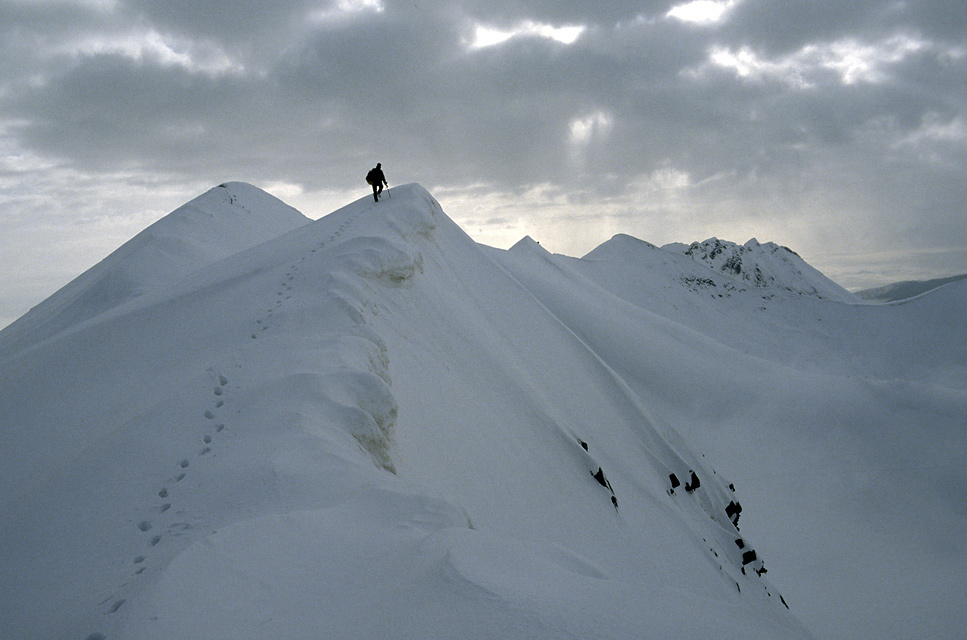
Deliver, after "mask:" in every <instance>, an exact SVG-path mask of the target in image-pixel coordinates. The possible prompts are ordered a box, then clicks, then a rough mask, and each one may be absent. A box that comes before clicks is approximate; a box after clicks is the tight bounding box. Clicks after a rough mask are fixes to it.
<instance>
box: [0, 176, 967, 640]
mask: <svg viewBox="0 0 967 640" xmlns="http://www.w3.org/2000/svg"><path fill="white" fill-rule="evenodd" d="M229 187H232V185H229ZM235 188H237V189H240V191H239V192H238V194H237V195H240V196H241V194H242V191H244V190H245V189H248V188H249V187H247V186H238V187H235ZM251 189H254V188H251ZM214 191H215V194H216V195H217V194H218V193H219V191H218V189H216V190H214ZM253 197H255V198H257V197H258V196H257V194H254V196H253ZM251 201H252V200H250V199H243V198H241V197H240V198H239V200H238V201H237V202H239V203H242V204H245V202H251ZM219 202H223V200H222V199H218V198H216V201H215V202H212V203H211V207H209V206H208V205H204V206H200V207H199V210H200V213H199V216H198V217H199V219H204V215H205V214H206V212H211V213H212V215H213V216H214V217H215V218H216V219H218V218H221V217H222V216H228V215H230V211H229V210H228V209H224V208H220V207H221V205H220V204H218V203H219ZM229 204H230V205H231V204H234V203H231V202H229ZM245 206H246V208H249V209H250V210H251V211H253V212H255V211H257V210H256V209H254V208H252V207H251V206H249V205H248V204H246V205H245ZM269 217H270V218H271V215H270V216H269ZM283 218H284V221H283V223H282V224H279V225H278V226H277V231H276V232H275V233H271V232H268V231H267V232H266V233H265V237H264V238H263V239H262V240H261V241H260V242H256V243H254V244H251V245H249V246H248V247H241V248H239V250H237V251H234V252H232V253H230V254H228V255H225V256H222V257H220V258H219V257H214V256H213V258H214V259H212V260H209V261H198V262H195V263H194V264H195V265H201V266H195V267H192V268H191V269H190V270H187V271H186V272H184V273H181V274H179V275H178V277H176V278H173V279H172V281H170V282H168V283H164V284H159V285H157V286H155V287H153V288H152V289H151V290H150V291H145V292H143V293H141V295H138V296H136V297H133V298H127V299H125V300H122V301H120V302H119V303H118V304H115V305H113V306H110V307H107V308H106V309H105V310H103V311H102V312H101V313H100V314H98V315H94V316H90V317H87V318H85V319H82V320H80V321H77V322H74V323H72V324H68V325H65V326H64V327H61V328H60V329H58V330H53V329H52V330H50V331H38V332H37V333H34V334H32V335H31V336H23V335H19V336H18V337H17V339H16V340H10V339H9V338H8V331H10V329H9V328H8V329H7V330H4V331H3V332H0V380H2V381H3V382H2V384H0V406H2V407H4V408H5V410H4V411H3V412H2V413H0V432H2V434H3V442H4V445H3V448H2V449H0V453H2V458H0V463H2V464H3V465H4V469H5V471H6V473H5V475H4V481H3V485H2V487H0V488H2V494H0V504H2V505H3V506H4V509H3V511H2V519H0V531H2V532H3V535H2V536H0V557H2V558H3V559H4V562H3V563H0V584H2V585H3V587H0V612H2V613H0V628H2V629H4V630H5V631H6V632H7V635H10V636H13V637H45V638H47V637H51V638H53V637H65V638H68V637H79V638H88V639H90V640H95V639H105V638H109V639H114V638H125V639H141V638H166V639H169V638H204V639H206V640H209V639H218V638H226V639H227V638H240V637H265V636H272V637H278V638H293V639H294V638H317V637H320V636H325V637H338V638H385V637H395V638H426V637H448V638H578V637H579V638H629V637H656V638H657V637H662V638H665V637H673V638H703V639H705V638H735V637H741V638H807V637H810V635H809V633H808V632H807V631H805V630H804V628H803V627H802V625H800V624H799V622H798V621H797V619H796V617H794V614H795V615H796V616H804V617H806V618H808V622H809V626H815V625H817V624H818V625H819V626H820V627H822V625H824V624H834V625H845V624H846V622H844V620H845V619H848V616H849V615H854V616H855V615H863V614H864V613H865V612H866V611H869V610H871V607H870V602H871V601H873V602H876V601H880V600H885V601H889V598H890V597H892V596H889V595H886V594H885V592H883V591H882V590H879V589H878V588H877V587H876V586H875V585H876V583H875V580H867V582H866V584H868V585H869V589H868V590H867V591H868V592H869V595H867V592H865V591H860V592H857V590H856V589H855V585H856V584H858V583H859V582H860V580H859V578H857V577H856V576H859V575H865V576H870V575H872V576H874V578H876V577H880V576H883V575H889V572H890V571H892V569H893V567H895V566H898V567H900V568H901V569H902V570H903V571H904V572H905V573H907V575H908V576H912V577H914V578H916V580H911V583H910V584H919V581H923V580H926V579H927V578H926V576H930V580H932V581H933V582H931V583H930V585H931V586H930V587H929V589H928V591H929V595H930V605H929V606H927V609H928V610H929V609H930V606H934V610H933V611H932V613H933V615H932V617H925V618H924V619H925V622H924V623H923V624H926V625H929V624H935V622H934V621H936V620H939V619H941V618H942V615H939V614H938V611H943V612H946V611H947V610H948V607H947V606H946V604H947V603H948V602H949V601H950V598H952V597H954V595H952V594H955V593H956V591H955V589H951V588H950V585H951V581H952V580H954V579H955V578H954V577H950V578H948V577H947V576H958V575H961V574H960V573H958V571H959V569H960V568H962V567H963V562H962V557H961V556H956V557H952V558H950V559H948V562H947V563H946V565H945V566H941V567H938V566H936V565H935V564H934V563H932V562H931V561H930V560H929V559H924V558H923V557H921V556H918V551H917V549H916V548H913V549H906V550H905V553H906V555H905V556H902V555H901V554H899V553H896V552H897V549H894V548H893V547H892V546H890V545H891V544H892V543H889V542H884V541H878V540H879V539H878V538H876V537H875V536H871V537H868V538H867V539H865V540H864V545H863V546H862V547H859V548H854V547H851V546H850V545H849V540H850V538H849V537H848V536H844V535H841V533H840V532H841V531H842V530H844V529H849V530H851V531H858V530H863V531H865V530H866V528H867V527H869V528H870V529H872V528H873V526H874V525H876V531H877V534H876V535H878V536H883V535H884V534H883V532H884V531H886V530H888V528H887V527H884V526H882V523H881V522H879V520H876V519H875V518H873V519H868V520H861V521H859V522H857V521H856V520H855V518H856V517H857V516H856V515H855V512H854V511H852V510H850V509H845V508H844V507H845V506H846V505H848V504H851V503H850V502H849V500H851V499H853V498H854V497H855V496H856V495H857V493H856V492H855V491H854V490H853V489H851V488H850V485H848V483H844V482H843V481H842V478H844V477H847V478H854V477H855V476H854V475H852V473H853V472H859V471H862V472H864V473H866V474H868V475H866V476H863V477H865V478H868V479H869V481H870V482H872V481H874V480H875V482H876V483H877V484H876V486H877V487H878V489H879V491H880V492H882V494H883V495H885V496H888V497H889V499H890V500H889V502H887V503H886V504H884V505H882V508H883V509H885V510H886V511H885V513H886V514H887V515H892V514H893V512H892V511H891V509H894V508H895V509H897V510H898V511H899V512H900V513H902V514H903V516H904V517H903V518H898V521H900V522H901V524H900V525H897V526H900V527H903V529H902V530H900V531H899V532H898V539H899V538H901V537H902V539H903V540H904V541H908V540H910V539H911V535H913V537H914V538H917V539H919V540H920V541H921V542H923V543H924V544H927V543H930V544H934V543H935V542H936V541H935V540H928V539H926V538H929V537H930V536H939V535H942V534H941V533H940V532H941V531H943V530H946V531H948V532H950V535H951V536H956V533H957V532H958V528H957V527H958V526H960V525H958V522H957V520H956V518H955V517H954V515H953V514H955V513H956V511H955V510H954V509H951V508H949V506H948V505H949V504H955V503H956V500H957V495H956V487H957V486H959V485H958V484H957V483H958V482H959V480H958V479H959V478H962V477H963V469H962V468H961V467H960V466H959V465H958V464H957V455H958V451H960V450H962V447H963V436H962V433H960V432H959V431H958V430H957V429H958V426H957V423H956V421H955V418H956V416H957V415H958V412H962V411H963V410H964V408H965V407H967V401H965V393H967V389H965V388H964V384H963V379H964V378H963V377H962V376H963V375H964V372H965V371H967V357H965V354H964V346H963V345H962V344H960V343H959V342H957V340H956V336H958V335H961V334H960V333H959V332H960V331H962V330H963V329H964V326H963V325H964V320H963V314H962V311H963V306H964V300H965V297H964V295H963V291H957V290H953V289H950V290H947V291H938V292H937V294H939V295H937V296H935V297H934V299H933V300H929V299H925V300H918V301H915V302H914V303H912V304H908V305H902V306H898V307H882V308H881V307H868V306H863V305H847V304H843V303H839V302H833V301H830V300H828V299H819V298H816V297H815V296H810V295H804V294H802V293H798V292H793V291H789V290H787V289H785V288H782V287H779V288H776V289H774V290H772V289H768V288H766V289H762V288H756V287H747V286H745V285H743V284H742V283H739V282H738V281H737V280H736V279H735V278H734V276H733V275H730V274H720V273H717V272H716V270H715V269H710V268H709V267H708V266H707V265H704V264H700V263H699V262H697V261H695V260H694V259H692V258H691V257H688V256H685V255H683V254H676V253H674V252H671V251H667V250H662V249H658V248H655V247H653V246H651V245H648V244H647V243H643V242H641V241H634V240H633V239H630V238H628V237H624V238H616V239H615V240H613V241H611V242H609V243H606V244H605V245H602V247H600V248H599V250H596V251H595V252H592V254H594V255H589V256H588V257H586V258H585V259H574V258H565V257H563V256H557V255H553V254H550V253H548V252H546V251H544V250H543V249H542V248H541V247H540V246H539V245H537V243H536V242H533V241H532V240H524V241H522V242H521V243H518V245H517V246H515V247H514V248H513V249H511V250H508V251H501V250H497V249H492V248H488V247H482V246H480V245H478V244H476V243H475V242H473V240H471V239H470V238H469V237H468V236H467V235H466V234H465V233H463V231H462V230H461V229H460V228H459V227H458V226H457V225H456V224H455V223H454V222H453V221H452V220H450V218H448V217H447V216H446V214H445V213H444V212H443V211H442V209H441V208H440V206H439V204H438V203H437V202H436V201H435V200H434V199H433V198H432V196H431V195H430V194H429V193H427V192H426V191H425V190H424V189H423V188H421V187H419V186H417V185H407V186H403V187H396V188H394V189H393V191H392V199H390V198H383V200H382V201H381V202H379V203H378V204H377V203H374V202H373V201H372V198H371V196H370V197H364V198H362V199H361V200H359V201H357V202H354V203H351V204H349V205H347V206H346V207H344V208H343V209H340V210H339V211H336V212H334V213H332V214H330V215H328V216H326V217H324V218H322V219H320V220H318V221H315V222H311V223H307V224H299V218H298V217H297V216H288V215H285V216H283ZM285 220H288V222H285ZM215 224H218V223H217V222H216V223H215ZM290 229H291V230H290ZM106 260H107V261H108V262H112V261H113V260H114V258H111V257H109V258H108V259H106ZM95 269H97V267H95ZM699 274H701V275H700V276H699ZM692 275H695V276H697V277H702V278H706V277H707V278H709V279H710V280H711V281H712V282H714V283H716V286H715V287H714V288H713V287H691V286H683V284H686V285H687V279H688V278H689V277H691V276H692ZM83 278H84V276H81V278H79V279H78V280H77V281H75V282H83V281H84V280H83ZM726 282H732V283H733V284H734V288H733V289H732V290H730V292H729V295H728V296H725V295H720V292H719V288H720V286H724V284H725V283H726ZM68 287H75V285H74V283H72V284H71V285H68ZM77 290H82V291H83V290H86V289H84V288H83V287H81V286H77ZM45 304H46V303H45ZM42 306H43V305H41V307H42ZM38 308H39V307H38ZM881 311H882V312H885V315H884V314H879V312H881ZM60 312H61V313H62V314H64V317H74V316H72V315H71V314H72V310H71V305H70V304H65V305H63V307H62V308H61V310H60ZM857 314H859V315H857ZM913 322H920V323H923V322H926V323H929V325H930V327H931V331H930V332H929V339H928V338H927V337H926V336H925V335H924V334H923V333H921V334H920V335H918V336H912V337H911V336H910V335H909V333H910V332H909V331H908V330H907V329H908V328H909V326H910V325H911V323H913ZM859 325H862V326H863V329H864V333H863V334H861V333H860V332H859V331H856V330H855V328H854V327H856V326H859ZM870 326H875V327H876V328H877V330H876V331H868V329H869V328H870ZM866 334H869V335H866ZM861 335H862V339H859V338H860V336H861ZM31 338H32V339H31ZM886 347H889V349H887V348H886ZM887 351H889V353H890V354H891V355H889V356H888V355H885V354H886V352H887ZM910 406H913V407H916V408H917V410H916V413H915V416H916V436H917V438H918V439H919V446H918V447H917V448H916V453H915V454H912V453H911V451H912V448H911V447H910V446H909V442H910V440H909V435H910V434H911V431H910V430H909V427H908V425H909V424H910V421H909V420H908V418H909V416H910V415H911V414H910V413H909V410H907V409H905V407H910ZM905 411H906V413H904V412H905ZM960 415H963V414H962V413H960ZM872 429H876V430H877V433H880V432H883V433H890V434H892V435H893V436H895V437H894V438H891V439H885V438H873V439H871V438H868V437H866V436H868V435H869V433H870V430H872ZM870 445H875V451H874V450H872V449H870V448H869V446H870ZM958 447H960V448H961V449H958ZM899 452H902V454H903V456H904V457H900V454H899ZM870 460H874V461H875V462H876V464H877V465H879V466H877V467H873V468H868V467H867V465H868V463H869V461H870ZM907 460H909V464H908V463H907ZM885 461H889V463H890V464H889V466H883V465H884V462H885ZM927 461H929V464H926V462H927ZM793 470H794V472H791V471H793ZM726 471H727V473H726ZM693 472H694V474H695V475H694V478H693V476H692V474H693ZM958 474H959V475H958ZM673 476H674V479H673ZM829 478H832V479H833V480H832V481H833V482H834V483H835V484H834V485H832V486H834V487H835V488H836V491H833V490H832V489H831V485H830V484H829V482H830V480H829ZM896 478H903V479H905V480H909V481H911V482H914V481H915V483H916V484H917V485H919V484H927V485H932V484H935V483H939V482H941V481H942V482H944V483H946V486H947V487H952V488H953V489H952V490H951V489H948V492H947V493H946V494H938V495H937V496H936V498H935V502H934V501H930V500H924V499H923V495H922V492H919V491H918V492H917V494H916V501H911V500H908V499H907V496H906V494H905V493H904V492H903V490H902V487H903V486H905V484H903V485H900V484H897V481H896ZM696 480H697V481H696ZM676 482H677V486H673V485H675V483H676ZM839 496H841V497H839ZM864 496H865V498H867V499H866V501H865V504H866V505H867V507H868V509H869V510H874V509H877V508H881V505H880V502H879V501H877V500H870V499H869V498H870V496H869V495H868V494H864ZM841 500H847V501H846V502H842V501H841ZM864 517H865V516H864ZM938 524H943V525H946V527H947V528H946V529H942V528H941V527H938V526H937V525H938ZM737 525H738V526H737ZM920 526H922V529H921V528H920ZM911 527H915V528H914V529H911ZM740 529H741V531H740ZM807 534H808V535H807ZM844 545H845V546H844ZM883 549H887V550H888V551H889V553H887V552H886V551H884V552H883V553H882V554H875V555H874V556H872V557H871V556H870V550H873V551H880V550H883ZM831 552H833V553H834V555H835V558H836V566H835V572H837V573H838V574H839V575H842V576H845V577H844V578H843V580H841V581H838V582H834V583H830V580H829V577H830V567H829V566H827V565H825V564H824V563H823V561H822V560H821V559H822V558H824V557H826V556H827V555H828V554H829V553H831ZM850 555H856V556H857V558H856V562H855V563H853V562H852V561H851V560H850ZM881 555H882V558H888V561H887V562H883V561H881V560H880V559H879V558H880V557H881ZM907 558H910V559H909V560H908V559H907ZM766 568H768V569H769V573H768V574H767V573H766V572H765V569H766ZM773 576H775V578H774V579H775V580H776V582H777V583H781V584H783V585H784V586H783V588H782V593H783V595H782V596H780V590H779V589H778V588H777V587H776V586H775V585H774V584H773V583H772V579H773ZM934 585H935V587H934ZM905 586H906V583H904V584H903V585H896V584H892V586H891V591H890V593H891V594H893V593H900V594H904V593H905V591H904V588H905ZM919 588H924V587H919ZM847 598H851V599H852V600H850V602H851V603H853V604H855V605H856V606H855V607H851V608H850V611H848V612H847V611H843V612H840V613H837V612H836V611H835V610H831V609H832V608H831V607H830V606H829V605H828V601H829V599H832V600H836V601H846V600H847ZM945 598H946V600H945ZM787 603H788V605H789V607H791V608H792V611H790V610H789V609H788V608H787V606H786V604H787ZM854 609H855V611H858V612H860V613H859V614H857V613H854V612H853V610H854ZM949 610H950V611H955V609H954V608H952V607H950V608H949ZM880 613H881V612H879V611H876V610H875V607H874V608H873V614H874V615H875V617H873V616H871V617H870V618H869V619H863V620H862V623H863V624H874V625H875V624H880V625H887V626H884V629H888V628H890V627H889V626H888V624H889V622H888V621H889V617H888V616H883V615H880ZM944 615H949V614H946V613H945V614H944ZM954 615H956V614H954ZM844 616H846V617H847V618H844ZM884 620H886V621H887V622H883V621H884ZM829 621H832V622H829ZM946 624H948V626H949V622H948V623H946ZM950 628H953V627H950ZM820 630H821V631H822V632H824V633H825V632H828V629H825V628H821V629H820ZM921 631H922V629H921ZM928 631H929V629H928ZM901 635H902V634H899V635H898V634H893V635H892V637H901ZM926 635H931V634H930V633H927V634H926ZM933 637H941V636H940V635H937V634H933Z"/></svg>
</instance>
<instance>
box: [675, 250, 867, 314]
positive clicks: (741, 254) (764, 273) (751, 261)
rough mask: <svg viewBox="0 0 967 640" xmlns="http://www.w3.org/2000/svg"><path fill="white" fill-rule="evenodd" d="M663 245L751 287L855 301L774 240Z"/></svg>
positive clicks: (853, 297)
mask: <svg viewBox="0 0 967 640" xmlns="http://www.w3.org/2000/svg"><path fill="white" fill-rule="evenodd" d="M662 248H663V249H665V250H669V251H679V252H681V253H683V254H684V255H686V256H688V257H690V258H692V259H694V260H695V261H697V262H699V263H701V264H705V265H708V266H709V267H710V268H711V269H713V270H715V271H718V272H721V273H724V274H727V275H730V276H732V277H734V278H735V279H736V280H738V281H739V282H742V283H744V284H748V285H751V286H753V287H759V288H781V289H786V290H788V291H794V292H797V293H801V294H803V295H808V296H813V297H816V298H824V299H828V300H836V301H839V302H857V298H856V297H855V296H854V295H853V294H851V293H850V292H848V291H847V290H846V289H844V288H843V287H841V286H839V285H838V284H836V283H835V282H833V281H832V280H830V279H829V278H827V277H826V276H824V275H823V274H822V273H820V272H819V271H817V270H816V269H815V268H813V267H812V266H810V265H809V264H807V263H806V262H805V261H804V260H803V259H802V258H801V257H799V254H797V253H796V252H795V251H792V250H791V249H789V248H787V247H782V246H779V245H777V244H775V243H773V242H767V243H765V244H760V243H759V241H758V240H756V239H755V238H752V239H751V240H749V241H748V242H746V243H745V244H743V245H739V244H736V243H734V242H729V241H727V240H719V239H718V238H709V239H708V240H705V241H704V242H693V243H691V244H690V245H687V246H685V245H683V244H680V243H675V244H670V245H665V246H664V247H662Z"/></svg>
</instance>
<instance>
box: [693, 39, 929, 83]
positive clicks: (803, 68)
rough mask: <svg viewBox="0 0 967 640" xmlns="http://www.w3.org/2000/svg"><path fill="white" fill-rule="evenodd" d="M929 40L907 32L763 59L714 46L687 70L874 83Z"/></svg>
mask: <svg viewBox="0 0 967 640" xmlns="http://www.w3.org/2000/svg"><path fill="white" fill-rule="evenodd" d="M929 46H930V44H929V43H927V42H924V41H921V40H917V39H915V38H912V37H910V36H906V35H896V36H893V37H891V38H886V39H883V40H880V41H879V42H862V41H859V40H857V39H852V38H848V39H843V40H837V41H834V42H826V43H821V44H811V45H807V46H805V47H803V48H802V49H800V50H799V51H796V52H795V53H792V54H790V55H786V56H781V57H778V58H772V59H770V58H766V57H764V56H762V55H760V54H759V53H758V52H756V51H754V50H753V49H751V48H749V47H740V48H738V49H730V48H728V47H722V46H715V47H712V49H711V50H710V51H709V61H708V63H707V64H706V65H703V67H701V68H699V69H695V70H692V71H691V72H690V73H691V74H692V75H693V76H695V77H699V76H701V75H703V73H704V72H705V71H706V70H707V69H708V68H709V67H710V66H711V67H718V68H722V69H730V70H732V71H733V72H734V73H735V74H736V75H737V76H739V77H740V78H744V79H747V80H751V81H757V82H758V81H764V80H777V81H780V82H785V83H787V84H789V85H792V86H797V87H799V88H803V89H807V88H812V87H814V86H815V85H816V84H817V82H818V80H819V77H820V76H821V75H822V74H828V73H832V74H834V75H835V76H838V78H839V81H840V82H841V83H842V84H845V85H852V84H859V83H868V84H877V83H881V82H884V81H886V80H888V79H889V74H888V68H889V67H890V66H891V65H895V64H898V63H900V62H902V61H904V60H905V59H906V58H907V57H908V56H911V55H913V54H916V53H919V52H921V51H923V50H924V49H926V48H928V47H929Z"/></svg>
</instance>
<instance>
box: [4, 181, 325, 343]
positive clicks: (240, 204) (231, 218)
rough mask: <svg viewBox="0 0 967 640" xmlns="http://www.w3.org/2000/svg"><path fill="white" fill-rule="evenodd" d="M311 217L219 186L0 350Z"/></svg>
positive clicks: (31, 316)
mask: <svg viewBox="0 0 967 640" xmlns="http://www.w3.org/2000/svg"><path fill="white" fill-rule="evenodd" d="M307 222H309V219H308V218H306V217H305V216H304V215H302V214H301V213H299V212H298V211H297V210H295V209H293V208H292V207H290V206H289V205H287V204H285V203H284V202H282V201H280V200H278V199H277V198H275V197H273V196H271V195H269V194H267V193H265V192H264V191H262V190H261V189H258V188H256V187H253V186H252V185H249V184H244V183H240V182H230V183H226V184H222V185H219V186H218V187H215V188H213V189H211V190H210V191H208V192H207V193H204V194H202V195H200V196H198V197H197V198H195V199H194V200H192V201H191V202H188V203H186V204H184V205H183V206H181V207H179V208H178V209H177V210H175V211H173V212H171V213H170V214H168V215H167V216H165V217H164V218H162V219H161V220H159V221H157V222H156V223H154V224H152V225H151V226H149V227H148V228H147V229H145V230H144V231H142V232H141V233H139V234H138V235H136V236H135V237H134V238H132V239H131V240H129V241H128V242H126V243H124V244H123V245H122V246H121V247H119V248H118V249H117V250H116V251H114V252H113V253H112V254H111V255H109V256H108V257H106V258H105V259H104V260H102V261H101V262H99V263H98V264H96V265H95V266H93V267H92V268H90V269H89V270H87V271H86V272H85V273H83V274H82V275H80V276H79V277H77V278H76V279H74V280H73V281H72V282H70V283H69V284H68V285H67V286H65V287H63V288H62V289H60V290H59V291H57V292H56V293H54V294H53V295H52V296H50V297H49V298H47V299H46V300H44V302H42V303H41V304H39V305H37V306H36V307H35V308H33V309H31V310H30V311H29V312H28V313H26V314H25V315H24V316H23V317H21V318H20V319H19V320H17V321H16V322H14V323H13V324H11V325H10V327H8V329H7V330H5V331H4V332H3V335H2V336H0V350H16V349H17V348H18V346H19V345H26V344H30V343H36V342H40V341H42V340H44V339H46V338H49V337H51V336H53V335H56V334H57V333H59V332H60V331H64V330H66V329H68V328H70V327H71V326H74V325H76V324H79V323H81V322H83V321H85V320H89V319H91V318H94V317H96V316H98V315H100V314H102V313H104V312H106V311H108V310H110V309H113V308H114V307H117V306H118V305H121V304H123V303H124V302H127V301H129V300H132V299H134V298H137V297H139V296H142V295H144V294H146V293H149V292H151V291H156V290H160V289H163V288H164V287H165V286H167V285H170V284H172V283H174V282H175V281H176V280H178V279H179V278H182V277H184V276H186V275H188V274H190V273H192V272H195V271H198V270H200V269H203V268H204V267H206V266H208V265H210V264H212V263H214V262H216V261H218V260H220V259H222V258H225V257H227V256H230V255H232V254H233V253H236V252H238V251H240V250H242V249H247V248H249V247H253V246H255V245H257V244H261V243H262V242H264V241H266V240H268V239H270V238H273V237H275V236H277V235H279V234H280V233H282V232H283V231H288V230H290V229H294V228H296V227H299V226H302V225H304V224H306V223H307Z"/></svg>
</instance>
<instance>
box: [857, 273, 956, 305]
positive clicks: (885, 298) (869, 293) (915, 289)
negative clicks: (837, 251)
mask: <svg viewBox="0 0 967 640" xmlns="http://www.w3.org/2000/svg"><path fill="white" fill-rule="evenodd" d="M964 279H967V274H963V275H959V276H950V277H948V278H936V279H933V280H904V281H903V282H895V283H893V284H888V285H886V286H883V287H876V288H874V289H865V290H863V291H857V292H856V296H857V297H858V298H861V299H862V300H867V301H869V302H899V301H900V300H908V299H910V298H914V297H916V296H919V295H921V294H924V293H926V292H928V291H932V290H933V289H936V288H937V287H942V286H944V285H945V284H950V283H951V282H959V281H960V280H964Z"/></svg>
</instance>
